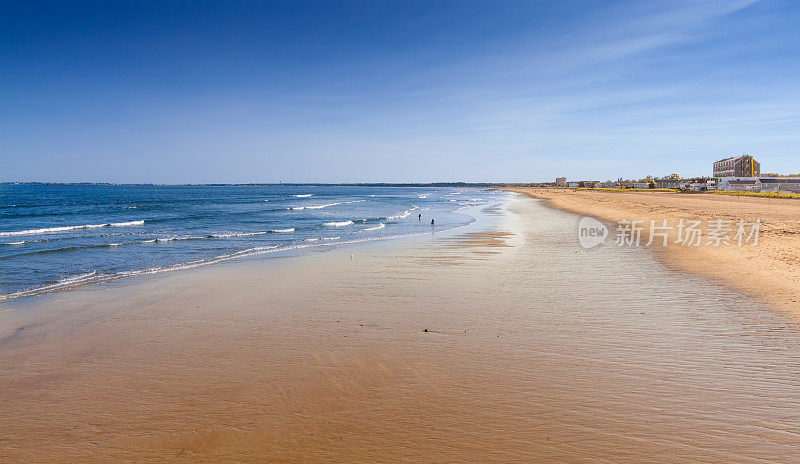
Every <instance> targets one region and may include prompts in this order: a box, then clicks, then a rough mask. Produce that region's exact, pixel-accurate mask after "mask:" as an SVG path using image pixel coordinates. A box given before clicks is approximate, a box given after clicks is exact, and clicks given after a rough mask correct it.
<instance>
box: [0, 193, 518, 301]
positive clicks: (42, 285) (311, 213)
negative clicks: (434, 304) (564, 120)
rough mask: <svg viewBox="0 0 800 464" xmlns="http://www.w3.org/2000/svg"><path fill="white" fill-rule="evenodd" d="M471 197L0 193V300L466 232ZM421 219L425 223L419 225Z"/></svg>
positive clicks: (477, 200) (476, 198)
mask: <svg viewBox="0 0 800 464" xmlns="http://www.w3.org/2000/svg"><path fill="white" fill-rule="evenodd" d="M502 195H503V194H502V193H499V192H492V191H484V190H474V189H452V188H448V189H437V188H399V187H338V186H307V187H299V186H146V185H129V186H101V185H96V186H74V185H3V186H0V300H3V299H8V298H13V297H19V296H27V295H33V294H37V293H41V292H44V291H53V290H57V289H61V288H69V287H73V286H76V285H83V284H87V283H94V282H102V281H107V280H113V279H116V278H119V277H125V276H131V275H140V274H145V273H157V272H164V271H169V270H175V269H184V268H188V267H195V266H199V265H205V264H211V263H215V262H220V261H227V260H231V259H236V258H243V257H246V256H253V255H258V254H265V253H275V252H280V251H285V250H290V249H301V248H311V247H317V246H335V245H337V244H339V245H341V244H343V243H354V242H359V241H367V240H378V239H386V238H394V237H402V236H408V235H414V234H419V233H427V232H430V230H431V219H435V221H436V223H435V230H445V229H451V228H454V227H459V226H463V225H467V224H469V223H471V222H473V221H474V218H473V217H471V216H469V215H467V214H463V213H461V212H459V211H460V210H462V209H464V208H466V207H469V206H475V205H481V204H488V203H490V202H492V201H494V200H499V199H500V197H501V196H502ZM419 215H422V216H421V218H420V216H419Z"/></svg>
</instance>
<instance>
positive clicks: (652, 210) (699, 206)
mask: <svg viewBox="0 0 800 464" xmlns="http://www.w3.org/2000/svg"><path fill="white" fill-rule="evenodd" d="M514 190H515V191H518V192H522V193H526V194H529V195H531V196H533V197H536V198H543V199H546V200H547V201H548V202H549V204H550V205H552V206H554V207H556V208H559V209H563V210H566V211H571V212H574V213H576V214H580V215H585V216H593V217H596V218H599V219H603V220H605V221H609V222H611V223H612V225H614V224H615V223H617V222H618V221H620V220H623V219H625V220H629V221H630V220H644V221H645V223H644V224H645V229H646V230H645V232H647V231H648V229H649V224H650V220H656V221H657V224H661V222H662V220H664V219H667V220H668V221H669V222H668V224H671V225H675V224H677V222H678V221H679V220H680V219H684V220H701V221H709V220H715V219H724V220H732V221H734V223H735V222H736V221H738V220H739V219H743V220H745V221H747V222H752V221H755V220H757V219H758V220H760V221H761V222H762V226H761V233H760V238H759V244H758V246H755V247H752V246H743V247H739V246H719V247H714V246H700V247H688V246H681V245H675V244H674V243H673V244H670V245H668V246H666V247H663V249H661V250H658V251H659V252H660V253H659V254H660V255H661V257H663V258H664V259H665V261H666V262H667V263H668V264H670V265H671V266H674V267H676V268H678V269H682V270H686V271H690V272H694V273H697V274H700V275H703V276H706V277H709V278H712V279H715V280H717V281H719V282H722V283H724V284H725V285H728V286H731V287H733V288H735V289H737V290H739V291H741V292H743V293H746V294H748V295H751V296H754V297H757V298H759V299H761V300H763V301H766V302H768V303H770V304H772V305H773V306H775V307H777V308H780V309H781V310H783V311H785V312H787V313H788V314H790V315H791V316H792V317H793V318H795V319H800V201H798V200H794V199H777V198H775V199H769V198H762V197H747V196H742V197H737V196H730V195H714V194H688V193H683V194H681V193H666V192H663V193H662V192H628V193H626V192H603V191H591V190H569V189H527V188H525V189H514ZM610 231H611V233H612V234H613V233H614V230H613V229H610ZM645 235H646V234H645ZM675 235H676V232H673V233H672V234H671V240H670V241H671V242H674V239H675ZM732 235H733V234H731V236H732ZM656 244H658V241H656Z"/></svg>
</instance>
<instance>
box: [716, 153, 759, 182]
mask: <svg viewBox="0 0 800 464" xmlns="http://www.w3.org/2000/svg"><path fill="white" fill-rule="evenodd" d="M760 175H761V164H760V163H759V162H758V161H756V160H755V158H753V157H752V156H750V155H742V156H734V157H730V158H725V159H721V160H719V161H716V162H715V163H714V177H716V178H718V179H719V178H722V177H758V176H760Z"/></svg>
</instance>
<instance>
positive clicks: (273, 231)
mask: <svg viewBox="0 0 800 464" xmlns="http://www.w3.org/2000/svg"><path fill="white" fill-rule="evenodd" d="M270 232H272V233H274V234H288V233H291V232H294V227H290V228H288V229H273V230H270Z"/></svg>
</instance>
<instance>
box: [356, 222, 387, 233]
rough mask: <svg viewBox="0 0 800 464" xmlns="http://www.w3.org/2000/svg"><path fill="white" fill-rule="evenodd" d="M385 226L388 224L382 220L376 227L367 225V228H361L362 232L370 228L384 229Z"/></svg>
mask: <svg viewBox="0 0 800 464" xmlns="http://www.w3.org/2000/svg"><path fill="white" fill-rule="evenodd" d="M384 227H386V224H384V223H382V222H381V223H380V224H378V225H377V226H375V227H367V228H366V229H361V232H366V231H368V230H378V229H383V228H384Z"/></svg>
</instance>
